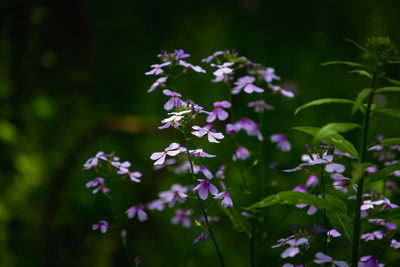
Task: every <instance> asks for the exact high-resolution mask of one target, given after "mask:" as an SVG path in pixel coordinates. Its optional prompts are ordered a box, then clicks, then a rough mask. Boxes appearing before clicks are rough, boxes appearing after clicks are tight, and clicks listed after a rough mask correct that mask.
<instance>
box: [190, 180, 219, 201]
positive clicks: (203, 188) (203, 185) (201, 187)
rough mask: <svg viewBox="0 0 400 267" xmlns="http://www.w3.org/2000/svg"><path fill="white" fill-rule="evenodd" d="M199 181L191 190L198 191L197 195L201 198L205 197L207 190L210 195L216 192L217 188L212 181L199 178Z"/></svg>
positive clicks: (204, 198)
mask: <svg viewBox="0 0 400 267" xmlns="http://www.w3.org/2000/svg"><path fill="white" fill-rule="evenodd" d="M199 181H200V183H199V184H198V185H197V186H196V187H195V188H193V191H198V193H199V197H200V198H201V199H202V200H206V199H207V197H208V191H210V193H211V194H212V195H216V194H218V189H217V188H216V187H215V186H214V185H213V184H212V183H210V181H209V180H205V179H201V180H199Z"/></svg>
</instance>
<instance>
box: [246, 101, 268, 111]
mask: <svg viewBox="0 0 400 267" xmlns="http://www.w3.org/2000/svg"><path fill="white" fill-rule="evenodd" d="M247 106H248V107H249V108H252V107H254V112H257V113H262V112H264V110H273V109H274V107H273V106H270V105H268V104H267V103H265V101H264V100H262V99H261V100H257V101H253V102H249V103H248V104H247Z"/></svg>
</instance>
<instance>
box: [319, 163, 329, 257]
mask: <svg viewBox="0 0 400 267" xmlns="http://www.w3.org/2000/svg"><path fill="white" fill-rule="evenodd" d="M320 176H321V178H320V180H321V186H322V198H323V199H325V180H324V166H323V165H321V175H320ZM323 213H324V227H325V230H326V232H325V236H324V254H326V249H327V246H328V218H327V217H326V210H325V209H324V210H323Z"/></svg>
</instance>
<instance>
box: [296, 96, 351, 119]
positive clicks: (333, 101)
mask: <svg viewBox="0 0 400 267" xmlns="http://www.w3.org/2000/svg"><path fill="white" fill-rule="evenodd" d="M353 103H354V101H353V100H350V99H345V98H323V99H317V100H313V101H311V102H308V103H307V104H304V105H302V106H300V107H298V108H297V109H296V110H295V112H294V115H296V114H297V113H299V112H300V110H303V109H305V108H308V107H312V106H318V105H325V104H353Z"/></svg>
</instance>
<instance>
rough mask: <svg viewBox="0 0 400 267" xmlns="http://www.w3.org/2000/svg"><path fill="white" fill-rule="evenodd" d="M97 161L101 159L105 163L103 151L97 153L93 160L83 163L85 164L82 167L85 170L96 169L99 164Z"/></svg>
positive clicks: (105, 158)
mask: <svg viewBox="0 0 400 267" xmlns="http://www.w3.org/2000/svg"><path fill="white" fill-rule="evenodd" d="M99 159H102V160H105V161H106V160H107V157H106V155H105V154H104V152H103V151H99V152H97V154H96V156H94V157H93V158H90V159H88V160H87V161H86V162H85V164H84V165H83V167H84V168H85V169H87V170H88V169H90V168H92V167H96V166H97V165H98V164H99Z"/></svg>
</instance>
